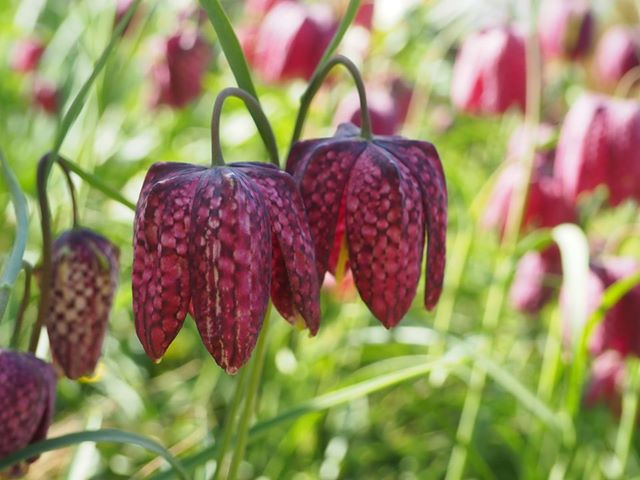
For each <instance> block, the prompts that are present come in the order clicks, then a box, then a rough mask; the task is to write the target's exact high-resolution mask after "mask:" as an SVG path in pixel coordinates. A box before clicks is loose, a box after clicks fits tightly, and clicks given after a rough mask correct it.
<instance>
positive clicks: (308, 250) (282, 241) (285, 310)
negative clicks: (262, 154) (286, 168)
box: [234, 164, 320, 335]
mask: <svg viewBox="0 0 640 480" xmlns="http://www.w3.org/2000/svg"><path fill="white" fill-rule="evenodd" d="M235 165H237V164H235ZM235 165H234V166H235ZM263 166H264V164H254V165H245V166H242V167H241V168H242V171H243V173H244V174H246V175H247V176H248V177H250V178H251V179H252V180H253V182H254V183H255V184H256V186H257V188H258V189H259V190H260V192H261V193H262V195H263V197H264V200H265V203H266V205H267V208H268V210H269V217H270V220H271V231H272V234H273V237H274V240H275V242H274V245H273V265H274V267H275V269H274V271H273V272H272V273H273V275H272V284H271V292H272V297H273V303H274V305H275V306H276V308H277V309H278V311H279V312H280V313H281V314H282V315H283V316H284V317H285V318H286V319H287V320H288V321H289V322H291V323H295V321H296V317H297V313H298V312H299V314H301V315H302V318H303V319H304V322H305V324H306V325H307V327H308V328H309V330H310V331H311V333H312V334H313V335H315V334H316V333H317V331H318V327H319V325H320V285H319V282H318V275H317V271H316V262H315V255H314V246H313V242H312V240H311V233H310V232H309V225H308V224H307V215H306V213H305V210H304V205H303V203H302V198H301V197H300V194H299V193H298V189H297V188H296V184H295V182H294V181H293V178H292V177H291V175H289V174H287V173H284V172H282V171H280V170H276V169H273V168H264V167H263ZM280 262H282V264H283V265H284V267H285V268H284V269H283V268H281V264H280Z"/></svg>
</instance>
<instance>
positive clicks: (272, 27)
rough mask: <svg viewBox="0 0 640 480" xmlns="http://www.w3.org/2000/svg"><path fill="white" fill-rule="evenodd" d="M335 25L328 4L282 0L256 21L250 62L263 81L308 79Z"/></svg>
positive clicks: (329, 39)
mask: <svg viewBox="0 0 640 480" xmlns="http://www.w3.org/2000/svg"><path fill="white" fill-rule="evenodd" d="M335 28H336V23H335V19H334V17H333V13H332V11H331V9H330V8H329V7H328V6H326V5H310V6H307V5H303V4H299V3H297V2H293V1H291V0H286V1H282V2H280V3H278V4H277V5H276V6H275V7H274V8H273V9H271V10H270V11H269V13H268V14H267V15H266V16H265V17H264V20H263V21H262V24H261V25H260V29H259V31H258V35H257V39H256V43H255V51H254V54H253V55H250V57H253V65H252V66H253V67H254V68H255V69H256V70H257V71H258V72H259V73H260V75H261V76H262V78H263V79H264V80H265V81H267V82H282V81H286V80H291V79H294V78H303V79H309V78H310V77H311V74H312V73H313V71H314V70H315V68H316V66H317V65H318V62H319V61H320V58H321V57H322V54H323V53H324V50H325V48H326V47H327V45H328V44H329V42H330V41H331V37H332V35H333V32H334V31H335Z"/></svg>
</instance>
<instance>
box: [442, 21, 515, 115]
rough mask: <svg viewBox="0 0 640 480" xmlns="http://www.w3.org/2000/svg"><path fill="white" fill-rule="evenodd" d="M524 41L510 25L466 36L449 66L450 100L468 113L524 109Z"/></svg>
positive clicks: (492, 112) (493, 112)
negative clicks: (451, 74)
mask: <svg viewBox="0 0 640 480" xmlns="http://www.w3.org/2000/svg"><path fill="white" fill-rule="evenodd" d="M526 78H527V73H526V61H525V43H524V38H523V37H522V35H521V34H520V33H519V32H517V31H516V30H515V29H514V28H511V27H497V28H491V29H487V30H483V31H481V32H479V33H476V34H473V35H471V36H470V37H469V38H467V39H466V40H465V41H464V43H463V44H462V47H461V48H460V51H459V52H458V55H457V57H456V61H455V65H454V68H453V82H452V86H451V99H452V101H453V104H454V105H455V106H456V107H457V108H458V109H460V110H462V111H464V112H467V113H471V114H480V115H482V114H496V113H503V112H505V111H506V110H508V109H509V108H511V107H517V108H519V109H520V110H524V108H525V99H526Z"/></svg>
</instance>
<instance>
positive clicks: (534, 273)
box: [509, 245, 562, 314]
mask: <svg viewBox="0 0 640 480" xmlns="http://www.w3.org/2000/svg"><path fill="white" fill-rule="evenodd" d="M561 275H562V264H561V261H560V250H559V249H558V247H557V246H555V245H553V246H551V247H548V248H546V249H544V250H542V251H540V252H528V253H526V254H525V255H523V256H522V258H521V259H520V261H519V262H518V266H517V268H516V273H515V275H514V278H513V283H512V284H511V289H510V290H509V299H510V301H511V305H513V307H514V308H515V309H516V310H518V311H520V312H525V313H531V314H535V313H537V312H539V311H540V309H541V308H542V307H544V305H545V304H546V303H547V302H548V301H549V300H550V299H551V296H552V295H553V292H554V290H555V289H554V282H553V279H554V277H556V278H557V279H559V278H560V276H561Z"/></svg>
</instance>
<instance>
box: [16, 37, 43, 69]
mask: <svg viewBox="0 0 640 480" xmlns="http://www.w3.org/2000/svg"><path fill="white" fill-rule="evenodd" d="M44 49H45V46H44V44H43V43H42V42H41V41H40V40H36V39H27V40H22V41H20V42H18V43H17V44H16V45H15V47H14V49H13V53H12V56H11V68H12V69H13V70H15V71H16V72H22V73H27V72H33V71H34V70H35V69H36V68H37V67H38V63H40V58H42V54H43V53H44Z"/></svg>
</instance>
